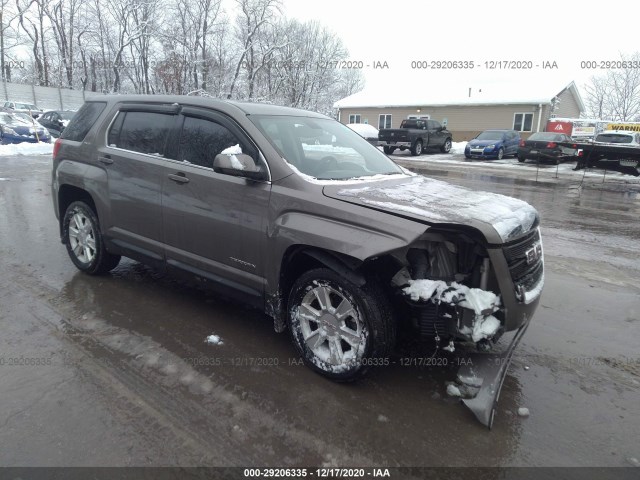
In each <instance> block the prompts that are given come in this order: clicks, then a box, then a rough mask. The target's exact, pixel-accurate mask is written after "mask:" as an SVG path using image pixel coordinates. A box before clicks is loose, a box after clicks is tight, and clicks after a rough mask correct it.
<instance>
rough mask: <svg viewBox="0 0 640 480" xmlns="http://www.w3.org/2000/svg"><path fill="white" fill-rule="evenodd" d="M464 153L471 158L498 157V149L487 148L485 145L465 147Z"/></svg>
mask: <svg viewBox="0 0 640 480" xmlns="http://www.w3.org/2000/svg"><path fill="white" fill-rule="evenodd" d="M464 154H465V155H466V156H468V157H471V158H497V156H498V151H497V150H496V149H487V148H484V147H479V148H475V149H474V148H469V149H465V151H464Z"/></svg>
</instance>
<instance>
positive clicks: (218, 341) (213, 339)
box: [205, 335, 224, 345]
mask: <svg viewBox="0 0 640 480" xmlns="http://www.w3.org/2000/svg"><path fill="white" fill-rule="evenodd" d="M205 343H208V344H209V345H224V342H223V341H222V338H220V336H219V335H209V336H208V337H207V338H206V339H205Z"/></svg>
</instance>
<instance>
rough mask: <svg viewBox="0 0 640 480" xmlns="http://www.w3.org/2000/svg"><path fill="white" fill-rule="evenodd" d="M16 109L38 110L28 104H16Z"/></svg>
mask: <svg viewBox="0 0 640 480" xmlns="http://www.w3.org/2000/svg"><path fill="white" fill-rule="evenodd" d="M16 109H18V110H38V107H36V106H35V105H31V104H30V103H16Z"/></svg>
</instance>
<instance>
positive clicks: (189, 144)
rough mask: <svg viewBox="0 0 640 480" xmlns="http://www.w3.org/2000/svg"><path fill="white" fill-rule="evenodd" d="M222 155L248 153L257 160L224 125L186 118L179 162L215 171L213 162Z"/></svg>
mask: <svg viewBox="0 0 640 480" xmlns="http://www.w3.org/2000/svg"><path fill="white" fill-rule="evenodd" d="M220 153H235V154H238V153H246V154H248V155H251V156H252V157H254V159H255V155H253V154H252V151H251V150H250V149H249V148H248V147H247V145H246V143H245V142H244V141H243V140H242V139H240V138H238V136H237V135H235V134H234V133H233V132H232V131H231V130H229V129H228V128H227V127H225V126H224V125H222V124H220V123H218V122H215V121H213V120H208V119H202V118H196V117H185V119H184V124H183V126H182V132H181V134H180V152H179V154H178V160H180V161H186V162H189V163H192V164H194V165H199V166H201V167H206V168H211V169H213V160H214V158H216V155H218V154H220Z"/></svg>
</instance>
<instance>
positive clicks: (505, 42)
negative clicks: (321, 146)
mask: <svg viewBox="0 0 640 480" xmlns="http://www.w3.org/2000/svg"><path fill="white" fill-rule="evenodd" d="M283 4H284V11H283V13H284V14H285V15H286V16H287V17H293V18H298V19H300V20H318V21H319V22H321V23H322V24H323V25H324V26H326V27H328V28H330V29H331V30H333V31H334V32H335V33H336V34H337V35H338V36H339V37H340V38H341V39H342V41H343V42H344V44H345V46H346V47H347V48H348V50H349V53H350V57H351V58H352V59H353V60H361V61H363V62H364V64H365V68H364V69H363V73H364V75H365V78H366V80H367V87H373V88H379V87H380V86H381V85H384V86H385V87H387V88H388V87H389V86H392V85H398V86H400V85H403V86H407V85H424V84H423V83H422V82H428V81H429V80H433V79H436V80H442V79H449V78H451V79H453V80H455V81H459V82H467V81H468V82H472V81H473V80H474V79H481V80H482V81H484V82H486V81H500V82H502V81H509V82H521V81H526V83H531V82H533V81H535V82H548V83H549V84H553V85H555V84H557V85H558V86H564V84H566V83H568V82H569V81H572V80H574V81H575V82H576V84H577V85H578V86H579V87H580V86H581V85H582V84H583V83H585V82H587V81H588V80H589V78H590V76H592V75H596V74H602V73H604V72H605V71H604V70H600V69H583V68H581V65H580V62H581V61H589V60H593V61H600V60H618V59H619V53H623V54H631V53H633V52H635V51H639V50H640V41H638V24H639V21H640V6H639V5H638V3H637V2H630V1H616V2H597V3H593V4H592V3H590V2H573V1H570V0H555V1H549V0H537V1H535V2H528V3H520V2H509V1H482V2H461V1H455V0H454V1H452V0H441V1H439V2H436V1H419V0H404V1H403V0H393V1H392V0H384V1H383V0H319V1H313V2H310V1H304V0H283ZM414 60H427V61H432V60H436V61H437V60H444V61H450V60H467V61H474V63H475V68H474V69H473V70H449V71H434V70H431V69H425V70H415V69H412V68H411V62H412V61H414ZM499 60H516V61H518V60H519V61H531V62H532V63H533V67H534V68H533V69H532V70H504V69H493V70H490V69H487V68H486V65H485V63H484V62H491V61H499ZM375 61H380V62H385V61H386V62H387V63H388V65H389V69H385V70H375V69H373V68H372V65H373V62H375ZM547 61H548V62H554V61H555V62H556V63H557V65H558V68H557V69H553V70H550V69H547V70H545V69H542V65H543V63H544V62H547ZM366 65H371V66H370V67H369V68H367V67H366ZM536 65H540V66H539V67H536Z"/></svg>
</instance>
